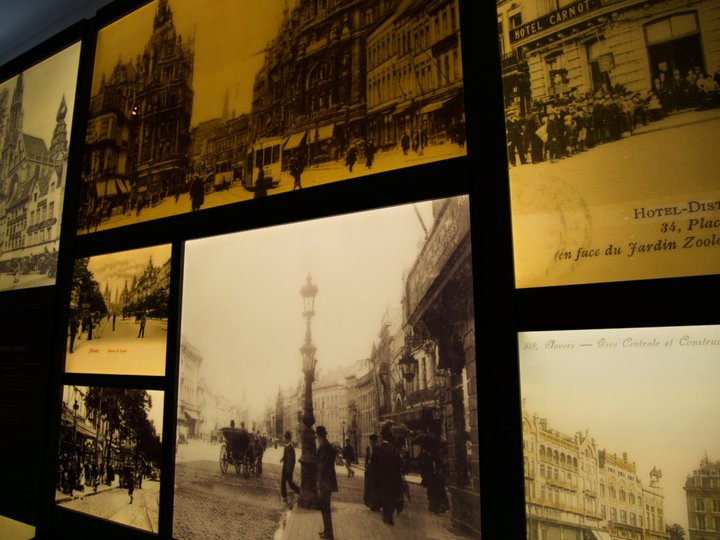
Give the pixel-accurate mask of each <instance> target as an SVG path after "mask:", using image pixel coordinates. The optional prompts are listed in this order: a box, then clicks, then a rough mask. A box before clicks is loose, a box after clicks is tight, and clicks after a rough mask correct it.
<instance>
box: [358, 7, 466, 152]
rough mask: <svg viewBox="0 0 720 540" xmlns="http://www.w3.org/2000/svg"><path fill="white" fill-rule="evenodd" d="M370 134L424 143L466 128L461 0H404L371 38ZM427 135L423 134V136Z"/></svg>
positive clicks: (384, 140) (383, 143)
mask: <svg viewBox="0 0 720 540" xmlns="http://www.w3.org/2000/svg"><path fill="white" fill-rule="evenodd" d="M367 42H368V43H367V72H368V74H367V111H368V137H369V138H371V139H373V140H374V141H376V143H377V145H378V146H379V147H384V148H390V147H393V146H395V145H396V144H398V143H399V142H400V139H401V137H402V136H403V134H404V133H407V134H408V136H409V137H411V138H412V139H415V140H416V141H417V144H418V145H420V144H422V145H423V146H424V145H425V144H427V143H428V142H433V143H440V142H442V141H444V140H448V139H451V140H453V141H455V139H456V136H457V134H458V130H459V129H462V130H464V127H463V126H464V116H463V73H462V53H461V48H460V18H459V14H458V2H457V0H449V1H448V0H444V1H436V0H432V1H428V0H403V1H402V2H401V3H400V5H399V6H398V7H397V9H396V10H395V11H394V12H393V13H392V14H391V15H389V16H388V17H387V18H386V19H385V20H383V21H382V22H380V23H378V24H376V25H375V26H374V27H373V30H372V31H371V32H370V34H369V35H368V39H367ZM420 135H422V137H420Z"/></svg>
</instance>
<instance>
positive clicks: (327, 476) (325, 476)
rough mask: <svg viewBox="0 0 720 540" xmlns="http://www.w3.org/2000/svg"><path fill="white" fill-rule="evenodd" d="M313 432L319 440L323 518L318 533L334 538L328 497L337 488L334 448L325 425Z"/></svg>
mask: <svg viewBox="0 0 720 540" xmlns="http://www.w3.org/2000/svg"><path fill="white" fill-rule="evenodd" d="M315 432H316V433H317V438H318V442H319V445H318V450H317V471H318V475H317V482H318V508H319V510H320V512H321V514H322V519H323V530H322V531H320V533H319V534H320V538H334V534H333V525H332V513H331V510H330V497H331V495H332V492H333V491H337V490H338V485H337V478H336V476H335V457H336V455H335V448H333V446H332V445H331V444H330V443H329V442H328V440H327V430H326V429H325V426H318V427H317V430H316V431H315Z"/></svg>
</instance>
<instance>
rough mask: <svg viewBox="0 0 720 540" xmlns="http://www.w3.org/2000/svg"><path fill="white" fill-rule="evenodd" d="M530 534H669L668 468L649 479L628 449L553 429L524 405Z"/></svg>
mask: <svg viewBox="0 0 720 540" xmlns="http://www.w3.org/2000/svg"><path fill="white" fill-rule="evenodd" d="M522 430H523V461H524V470H525V511H526V523H527V538H528V540H539V539H541V538H548V539H557V538H582V539H583V540H584V539H588V540H613V539H617V538H627V539H630V540H660V539H666V538H667V537H668V536H667V534H666V533H665V522H664V518H663V509H664V495H663V491H662V488H661V487H660V484H659V479H660V477H661V476H662V474H661V473H660V472H659V471H657V470H656V469H653V470H652V471H651V472H650V482H649V484H644V483H643V481H642V480H641V478H640V476H639V475H638V473H637V466H636V464H635V463H634V462H631V461H630V460H629V459H628V455H627V453H623V454H622V456H618V455H617V454H614V453H612V454H611V453H609V452H608V451H607V450H601V449H599V447H598V445H597V443H596V442H595V439H592V438H590V436H589V435H588V432H587V431H585V432H584V433H583V432H581V431H578V432H576V433H575V435H574V436H570V435H567V434H565V433H561V432H559V431H557V430H555V429H552V428H551V427H550V426H549V424H548V421H547V420H546V419H545V418H540V417H538V416H537V415H530V413H529V412H528V411H527V410H526V409H525V408H524V407H523V418H522Z"/></svg>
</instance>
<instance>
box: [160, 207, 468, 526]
mask: <svg viewBox="0 0 720 540" xmlns="http://www.w3.org/2000/svg"><path fill="white" fill-rule="evenodd" d="M208 261H212V264H208ZM472 299H473V289H472V254H471V250H470V214H469V198H468V197H467V196H462V197H454V198H450V199H441V200H433V201H426V202H419V203H416V204H409V205H403V206H397V207H389V208H384V209H379V210H374V211H368V212H360V213H354V214H346V215H343V216H339V217H332V218H326V219H320V220H313V221H306V222H300V223H294V224H290V225H284V226H278V227H271V228H266V229H259V230H255V231H245V232H241V233H237V234H230V235H224V236H217V237H211V238H205V239H199V240H193V241H189V242H187V243H186V248H185V263H184V271H183V295H182V325H181V347H180V355H179V356H180V358H179V365H180V367H179V377H178V379H179V383H178V385H179V386H178V410H177V440H176V454H175V492H174V493H175V495H174V513H173V520H174V521H173V537H175V538H178V539H181V540H188V539H200V538H202V539H210V538H223V539H224V538H228V537H233V538H252V539H260V538H267V539H272V538H274V539H311V538H317V537H318V531H321V533H322V534H321V537H322V538H334V537H335V538H343V539H347V540H350V539H361V538H362V539H367V538H387V539H391V538H398V539H400V538H403V539H405V538H407V539H409V538H427V539H430V538H432V539H437V538H445V539H449V540H462V539H469V538H480V485H479V456H478V424H477V383H476V359H475V341H474V306H473V300H472Z"/></svg>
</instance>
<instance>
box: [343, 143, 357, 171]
mask: <svg viewBox="0 0 720 540" xmlns="http://www.w3.org/2000/svg"><path fill="white" fill-rule="evenodd" d="M357 153H358V152H357V148H356V147H355V145H352V146H351V147H350V148H348V151H347V155H346V156H345V165H347V168H348V170H349V171H350V172H352V170H353V165H355V162H356V161H357Z"/></svg>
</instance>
